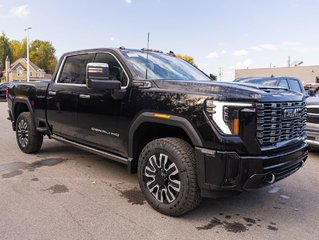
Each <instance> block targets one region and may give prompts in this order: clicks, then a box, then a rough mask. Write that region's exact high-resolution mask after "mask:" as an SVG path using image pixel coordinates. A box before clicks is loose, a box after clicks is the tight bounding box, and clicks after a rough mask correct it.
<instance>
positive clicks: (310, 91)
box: [309, 88, 316, 97]
mask: <svg viewBox="0 0 319 240" xmlns="http://www.w3.org/2000/svg"><path fill="white" fill-rule="evenodd" d="M315 95H316V89H312V88H310V89H309V96H311V97H312V96H315Z"/></svg>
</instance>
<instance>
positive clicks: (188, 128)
mask: <svg viewBox="0 0 319 240" xmlns="http://www.w3.org/2000/svg"><path fill="white" fill-rule="evenodd" d="M154 114H155V112H143V113H141V114H140V115H138V116H137V117H136V118H135V120H134V121H133V123H132V124H131V126H130V129H129V141H128V144H129V156H130V157H132V158H133V137H134V134H135V131H136V130H137V129H138V127H139V126H140V125H141V124H143V123H146V122H147V123H160V124H163V125H168V126H174V127H179V128H181V129H183V130H184V131H185V133H186V134H187V136H188V137H189V138H190V140H191V141H192V143H193V144H194V146H196V147H203V141H202V139H201V138H200V136H199V134H198V133H197V131H196V130H195V128H194V127H193V125H192V124H191V123H190V122H189V121H188V120H187V119H185V118H183V117H179V116H175V115H171V114H169V115H170V118H167V119H162V118H156V117H154Z"/></svg>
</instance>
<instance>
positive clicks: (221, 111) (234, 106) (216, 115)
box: [206, 100, 252, 136]
mask: <svg viewBox="0 0 319 240" xmlns="http://www.w3.org/2000/svg"><path fill="white" fill-rule="evenodd" d="M245 107H252V104H250V103H235V102H222V101H214V100H207V101H206V112H207V114H208V116H209V117H210V118H211V119H212V120H213V121H214V122H215V123H216V125H217V127H218V128H219V129H220V131H221V132H222V133H224V134H226V135H235V136H238V135H239V127H240V119H239V113H240V110H241V109H242V108H245Z"/></svg>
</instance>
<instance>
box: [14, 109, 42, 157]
mask: <svg viewBox="0 0 319 240" xmlns="http://www.w3.org/2000/svg"><path fill="white" fill-rule="evenodd" d="M16 138H17V142H18V145H19V147H20V149H21V150H22V151H23V152H25V153H36V152H38V151H39V150H40V148H41V146H42V142H43V135H42V134H41V133H39V132H37V131H36V128H35V124H34V121H33V119H32V115H31V113H30V112H22V113H21V114H20V115H19V117H18V119H17V122H16Z"/></svg>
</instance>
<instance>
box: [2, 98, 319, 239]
mask: <svg viewBox="0 0 319 240" xmlns="http://www.w3.org/2000/svg"><path fill="white" fill-rule="evenodd" d="M0 126H1V127H0V129H1V133H0V139H1V140H0V149H1V153H0V154H1V158H0V159H1V161H0V175H1V176H0V181H1V184H0V212H1V215H0V216H1V217H0V236H1V239H59V240H62V239H298V240H299V239H318V236H319V217H318V216H319V187H318V183H319V152H311V153H310V154H309V158H308V160H307V162H306V164H305V166H304V167H303V168H302V169H301V170H300V171H298V172H297V173H296V174H294V175H292V176H290V177H288V178H287V179H284V180H282V181H280V182H278V183H275V184H273V185H272V186H269V187H266V188H263V189H260V190H258V191H254V192H247V193H243V194H241V195H238V196H234V197H229V198H223V199H217V200H214V199H204V200H203V201H202V203H201V205H200V206H199V207H198V208H197V209H196V210H194V211H192V212H190V213H188V214H186V215H184V216H182V217H180V218H172V217H167V216H164V215H161V214H159V213H158V212H156V211H154V210H153V209H152V208H151V207H150V206H149V205H148V204H147V203H146V202H145V201H144V199H143V196H142V194H141V192H140V190H139V187H138V182H137V177H136V174H133V175H130V174H128V173H127V170H126V167H125V166H124V165H121V164H118V163H115V162H113V161H110V160H108V159H105V158H103V157H100V156H96V155H93V154H90V153H87V152H84V151H81V150H79V149H76V148H73V147H71V146H68V145H65V144H63V143H59V142H56V141H54V140H49V139H47V138H45V141H44V144H43V147H42V150H41V151H40V152H39V153H38V154H35V155H26V154H24V153H22V152H21V151H20V150H19V148H18V146H17V144H16V140H15V133H14V132H13V131H12V129H11V124H10V122H9V121H8V120H7V103H6V102H0Z"/></svg>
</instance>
